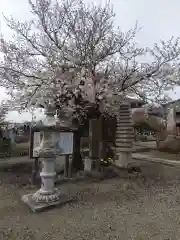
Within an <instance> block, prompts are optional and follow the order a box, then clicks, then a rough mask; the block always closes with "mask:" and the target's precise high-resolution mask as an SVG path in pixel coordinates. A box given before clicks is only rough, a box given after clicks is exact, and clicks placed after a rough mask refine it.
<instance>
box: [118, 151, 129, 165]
mask: <svg viewBox="0 0 180 240" xmlns="http://www.w3.org/2000/svg"><path fill="white" fill-rule="evenodd" d="M131 162H132V153H131V152H121V153H118V156H117V160H116V166H118V167H120V168H127V167H128V165H129V164H130V163H131Z"/></svg>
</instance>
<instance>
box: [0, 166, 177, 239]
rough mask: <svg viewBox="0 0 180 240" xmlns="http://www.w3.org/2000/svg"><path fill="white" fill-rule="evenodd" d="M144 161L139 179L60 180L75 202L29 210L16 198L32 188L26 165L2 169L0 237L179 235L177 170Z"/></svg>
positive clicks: (120, 237) (55, 237) (82, 237)
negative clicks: (44, 209) (47, 209)
mask: <svg viewBox="0 0 180 240" xmlns="http://www.w3.org/2000/svg"><path fill="white" fill-rule="evenodd" d="M179 171H180V170H178V169H175V168H171V167H167V166H163V165H158V164H156V165H154V164H149V165H147V164H146V165H142V173H143V174H142V175H141V176H139V177H137V178H128V179H120V178H115V179H111V180H105V181H101V182H91V183H90V182H86V183H85V182H84V183H82V182H81V183H76V184H75V183H71V184H70V183H68V184H63V185H59V186H58V187H59V188H60V189H61V191H62V192H63V193H66V194H70V195H72V196H76V197H77V202H75V203H71V204H68V205H65V206H63V207H61V208H55V209H51V210H49V211H46V212H42V213H32V212H31V211H30V210H29V209H28V207H27V206H26V205H24V204H23V203H22V202H21V200H20V198H21V196H22V194H25V193H28V192H31V191H35V190H36V189H30V188H29V187H28V185H27V182H28V177H29V172H28V169H25V168H24V169H21V170H18V169H15V170H14V169H13V170H12V171H11V172H7V171H6V172H0V182H1V183H0V239H2V240H7V239H13V240H29V239H32V240H61V239H62V240H65V239H68V240H78V239H79V240H80V239H81V240H82V239H83V240H92V239H99V240H102V239H103V240H107V239H112V240H115V239H121V240H126V239H128V240H129V239H135V240H142V239H146V240H147V239H157V240H161V239H163V240H168V239H169V240H170V239H172V240H174V239H180V228H179V224H180V207H179V205H180V184H179V183H180V174H179Z"/></svg>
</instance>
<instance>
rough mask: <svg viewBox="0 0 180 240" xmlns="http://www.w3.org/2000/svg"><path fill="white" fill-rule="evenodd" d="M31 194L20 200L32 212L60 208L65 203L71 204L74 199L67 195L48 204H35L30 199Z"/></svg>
mask: <svg viewBox="0 0 180 240" xmlns="http://www.w3.org/2000/svg"><path fill="white" fill-rule="evenodd" d="M32 196H33V194H32V193H31V194H27V195H24V196H22V198H21V200H22V201H23V202H24V203H25V204H27V205H28V206H29V207H30V209H31V210H32V211H33V212H40V211H44V210H46V209H48V208H51V207H60V206H62V205H64V204H66V203H69V202H72V201H73V200H74V199H73V198H72V197H69V196H67V195H63V194H62V195H61V196H60V199H59V200H58V201H54V202H48V203H37V202H35V201H34V200H33V199H32Z"/></svg>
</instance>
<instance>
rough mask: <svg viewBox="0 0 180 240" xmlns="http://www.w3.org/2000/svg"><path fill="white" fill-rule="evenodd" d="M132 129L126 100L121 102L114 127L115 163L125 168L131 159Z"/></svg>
mask: <svg viewBox="0 0 180 240" xmlns="http://www.w3.org/2000/svg"><path fill="white" fill-rule="evenodd" d="M133 137H134V130H133V126H132V120H131V109H130V104H129V103H128V102H121V103H120V106H119V112H118V114H117V127H116V165H117V166H118V167H122V168H126V167H127V166H128V163H129V162H131V160H132V147H133Z"/></svg>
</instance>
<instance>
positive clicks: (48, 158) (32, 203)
mask: <svg viewBox="0 0 180 240" xmlns="http://www.w3.org/2000/svg"><path fill="white" fill-rule="evenodd" d="M45 107H46V108H45V115H46V117H45V119H44V121H43V124H42V125H40V126H39V127H38V129H39V130H40V132H42V134H43V138H42V141H41V144H40V147H39V148H37V149H35V151H36V152H37V155H39V158H40V159H42V172H41V173H40V176H41V188H40V189H39V190H38V191H37V192H35V193H33V194H28V195H24V196H23V197H22V201H23V202H25V203H27V204H28V205H29V207H30V208H31V209H32V210H33V211H34V212H35V211H38V210H42V209H44V208H47V207H49V206H57V205H61V204H64V203H67V202H69V201H71V200H72V199H70V198H69V197H68V196H66V195H63V194H61V193H60V191H59V190H58V189H56V188H55V186H54V183H55V176H56V172H55V162H56V143H57V139H58V136H59V132H60V129H61V126H60V124H58V123H57V121H56V119H55V114H56V109H55V106H54V105H53V104H51V103H50V102H49V103H48V104H46V106H45Z"/></svg>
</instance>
